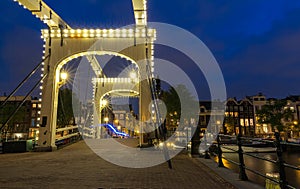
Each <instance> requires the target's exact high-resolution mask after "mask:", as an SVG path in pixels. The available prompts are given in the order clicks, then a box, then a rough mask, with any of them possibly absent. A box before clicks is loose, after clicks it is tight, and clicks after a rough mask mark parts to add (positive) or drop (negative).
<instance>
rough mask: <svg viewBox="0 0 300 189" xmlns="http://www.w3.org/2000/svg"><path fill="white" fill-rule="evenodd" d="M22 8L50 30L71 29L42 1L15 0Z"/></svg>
mask: <svg viewBox="0 0 300 189" xmlns="http://www.w3.org/2000/svg"><path fill="white" fill-rule="evenodd" d="M14 1H15V2H18V3H19V5H20V6H23V7H24V8H25V9H28V10H29V11H30V12H31V13H32V14H33V15H35V16H36V17H37V18H39V19H40V20H41V21H43V22H44V23H45V24H47V25H48V26H49V27H50V28H60V29H70V28H71V27H70V26H69V25H68V24H67V23H66V22H65V21H63V20H62V19H61V18H60V17H59V16H58V15H57V14H56V13H55V12H54V11H53V10H52V9H51V8H50V7H49V6H48V5H47V4H46V3H45V2H43V1H42V0H14Z"/></svg>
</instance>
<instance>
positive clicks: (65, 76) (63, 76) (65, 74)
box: [60, 71, 68, 80]
mask: <svg viewBox="0 0 300 189" xmlns="http://www.w3.org/2000/svg"><path fill="white" fill-rule="evenodd" d="M60 78H61V79H62V80H66V79H67V78H68V73H67V72H65V71H63V72H61V73H60Z"/></svg>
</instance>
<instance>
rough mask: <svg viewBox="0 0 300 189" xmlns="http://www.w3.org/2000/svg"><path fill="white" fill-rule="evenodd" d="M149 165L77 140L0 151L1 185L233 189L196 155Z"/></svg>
mask: <svg viewBox="0 0 300 189" xmlns="http://www.w3.org/2000/svg"><path fill="white" fill-rule="evenodd" d="M172 164H173V169H172V170H170V169H168V166H167V163H163V164H161V165H158V166H155V167H150V168H140V169H132V168H124V167H119V166H116V165H113V164H111V163H109V162H107V161H105V160H103V159H101V158H100V157H98V156H97V155H96V154H94V153H93V151H92V150H91V149H90V148H89V147H88V146H87V145H86V144H85V142H84V141H80V142H78V143H76V144H72V145H70V146H67V147H65V148H63V149H61V150H57V151H54V152H28V153H19V154H0V188H115V189H121V188H122V189H126V188H197V189H198V188H199V189H200V188H203V189H205V188H207V189H212V188H213V189H227V188H228V189H234V188H236V187H235V186H233V185H232V184H230V183H229V182H227V181H225V180H224V179H223V178H221V177H220V176H219V175H218V174H216V173H215V172H214V171H212V170H211V169H209V168H208V167H207V166H206V165H205V164H204V163H201V162H200V161H199V160H198V159H197V158H190V157H189V156H188V155H187V154H184V153H182V154H180V155H178V156H176V157H175V158H173V159H172Z"/></svg>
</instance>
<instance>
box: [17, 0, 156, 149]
mask: <svg viewBox="0 0 300 189" xmlns="http://www.w3.org/2000/svg"><path fill="white" fill-rule="evenodd" d="M14 1H17V2H18V3H19V5H21V6H23V7H24V8H25V9H28V10H29V11H31V12H32V14H33V15H35V16H36V17H37V18H39V19H40V20H41V21H42V22H44V23H45V24H46V25H47V26H48V28H47V29H43V30H42V38H43V40H44V57H43V60H44V61H43V64H44V66H43V74H42V77H45V79H44V80H43V82H42V85H41V95H42V97H41V100H42V102H41V104H42V108H41V124H40V128H39V140H38V147H39V148H40V149H45V150H46V149H47V150H49V149H50V150H51V149H55V148H56V145H55V134H56V120H57V107H58V92H59V86H60V83H61V77H60V75H61V70H62V67H63V66H64V65H65V64H67V63H68V62H70V61H71V60H73V59H75V58H78V57H83V56H85V57H87V59H88V60H90V62H91V64H92V65H91V66H92V68H93V69H94V71H98V72H99V71H100V72H101V67H100V66H99V63H98V62H97V60H96V59H95V58H93V57H94V56H96V55H113V56H118V57H122V58H125V59H127V60H129V61H131V62H132V63H133V64H135V65H136V66H137V68H138V75H137V78H136V79H135V80H134V81H132V79H130V78H106V77H103V76H101V75H100V74H99V75H98V77H97V78H95V81H96V82H95V88H96V89H97V90H96V92H95V98H94V104H95V107H96V109H98V110H99V109H101V107H100V101H101V99H102V97H103V95H105V94H112V93H117V94H118V95H124V96H138V97H139V121H140V123H141V124H143V123H146V122H147V121H149V120H150V119H152V118H151V117H152V116H151V112H150V111H149V107H151V105H150V106H149V104H151V99H152V98H151V88H150V86H149V85H150V84H149V81H150V80H152V77H153V71H154V58H153V55H154V45H153V42H154V40H155V37H156V31H155V29H149V28H148V27H147V5H146V0H132V5H133V11H134V17H135V24H134V25H132V26H130V27H126V28H116V29H109V28H104V29H101V28H91V29H84V28H72V27H71V26H69V25H68V24H67V23H66V22H65V21H63V20H62V19H61V18H60V17H59V16H58V14H56V13H55V12H54V11H53V10H52V9H51V8H50V7H49V6H48V5H47V4H46V3H45V2H43V1H42V0H14ZM97 81H98V82H97ZM99 83H107V84H106V85H105V86H106V87H102V85H101V84H99ZM126 83H131V84H133V85H131V87H126V86H127V85H126ZM112 84H114V85H113V86H112ZM140 127H143V125H140Z"/></svg>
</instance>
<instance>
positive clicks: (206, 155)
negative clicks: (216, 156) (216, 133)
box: [204, 133, 210, 159]
mask: <svg viewBox="0 0 300 189" xmlns="http://www.w3.org/2000/svg"><path fill="white" fill-rule="evenodd" d="M204 144H205V154H204V159H210V156H209V154H208V149H206V148H207V139H206V133H205V134H204Z"/></svg>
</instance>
